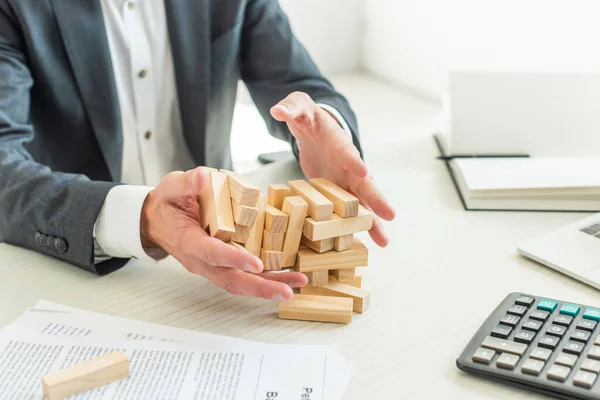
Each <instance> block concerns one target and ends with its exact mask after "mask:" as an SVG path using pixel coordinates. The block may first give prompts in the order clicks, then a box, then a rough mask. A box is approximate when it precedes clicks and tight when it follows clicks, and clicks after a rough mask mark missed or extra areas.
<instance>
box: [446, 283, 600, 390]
mask: <svg viewBox="0 0 600 400" xmlns="http://www.w3.org/2000/svg"><path fill="white" fill-rule="evenodd" d="M599 321H600V308H595V307H590V306H585V305H582V304H575V303H569V302H564V301H560V300H555V299H551V298H545V297H538V296H533V295H530V294H524V293H512V294H509V295H508V296H507V297H506V298H505V299H504V300H503V301H502V303H500V305H499V306H498V307H497V308H496V309H495V310H494V312H493V313H492V314H491V315H490V316H489V317H488V319H487V320H486V321H485V323H484V324H483V325H482V326H481V328H479V330H478V331H477V333H476V334H475V336H474V337H473V339H471V341H470V342H469V344H468V345H467V347H466V349H465V350H464V351H463V353H462V354H461V355H460V357H459V358H458V359H457V360H456V365H457V366H458V368H460V369H461V370H463V371H466V372H469V373H473V374H477V375H480V376H483V377H486V378H489V379H493V380H497V381H501V382H503V383H507V384H511V385H515V386H518V387H521V388H524V389H528V390H532V391H535V392H538V393H542V394H545V395H548V396H552V397H556V398H560V399H600V379H598V375H599V374H600V337H599V333H600V328H598V323H599Z"/></svg>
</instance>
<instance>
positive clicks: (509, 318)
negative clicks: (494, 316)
mask: <svg viewBox="0 0 600 400" xmlns="http://www.w3.org/2000/svg"><path fill="white" fill-rule="evenodd" d="M520 319H521V317H517V316H516V315H509V314H506V315H505V316H504V317H502V319H501V320H500V323H501V324H504V325H508V326H516V325H517V324H518V323H519V320H520Z"/></svg>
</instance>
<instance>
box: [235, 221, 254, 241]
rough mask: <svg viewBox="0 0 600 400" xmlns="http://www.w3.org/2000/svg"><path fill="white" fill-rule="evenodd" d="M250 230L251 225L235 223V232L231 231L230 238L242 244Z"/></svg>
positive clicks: (246, 239)
mask: <svg viewBox="0 0 600 400" xmlns="http://www.w3.org/2000/svg"><path fill="white" fill-rule="evenodd" d="M250 231H252V227H251V226H244V225H238V224H235V232H234V233H233V238H232V239H231V240H233V241H234V242H238V243H242V244H244V243H246V242H247V241H248V239H250Z"/></svg>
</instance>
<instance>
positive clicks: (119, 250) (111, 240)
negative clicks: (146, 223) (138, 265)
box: [94, 185, 157, 263]
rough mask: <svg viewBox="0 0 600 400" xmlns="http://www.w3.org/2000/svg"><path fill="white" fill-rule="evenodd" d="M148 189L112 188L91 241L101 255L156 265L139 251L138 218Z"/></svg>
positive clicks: (122, 186)
mask: <svg viewBox="0 0 600 400" xmlns="http://www.w3.org/2000/svg"><path fill="white" fill-rule="evenodd" d="M152 189H154V188H152V187H149V186H133V185H120V186H115V187H114V188H112V189H111V190H110V191H109V192H108V194H107V196H106V199H105V200H104V204H103V205H102V209H101V210H100V214H99V215H98V219H97V220H96V224H95V225H94V237H95V239H96V242H97V244H98V245H99V247H100V248H101V249H102V252H103V253H105V254H106V255H108V256H111V257H117V258H132V257H133V258H137V259H139V260H142V261H145V262H149V263H156V262H157V260H156V259H154V258H152V257H150V256H149V255H148V253H146V251H145V250H144V248H143V247H142V239H141V236H140V218H141V213H142V206H143V205H144V200H146V196H148V193H150V191H151V190H152Z"/></svg>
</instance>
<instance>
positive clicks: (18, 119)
mask: <svg viewBox="0 0 600 400" xmlns="http://www.w3.org/2000/svg"><path fill="white" fill-rule="evenodd" d="M157 1H158V0H157ZM164 1H165V3H166V11H167V23H168V28H169V36H170V39H171V45H172V51H173V57H174V64H175V74H176V81H177V91H178V98H179V104H180V108H181V118H182V124H183V132H184V136H185V140H186V142H187V145H188V146H189V149H190V152H191V154H192V156H193V157H194V160H195V162H196V163H197V164H198V165H207V166H212V167H219V168H230V167H231V156H230V150H229V132H230V128H231V119H232V114H233V107H234V103H235V97H236V87H237V82H238V80H239V79H240V78H241V79H242V80H243V81H244V82H245V83H246V85H247V86H248V88H249V90H250V93H251V95H252V98H253V100H254V102H255V103H256V105H257V107H258V109H259V110H260V112H261V114H262V116H263V118H264V119H265V121H266V122H267V125H268V128H269V130H270V132H271V134H272V135H273V136H275V137H278V138H280V139H283V140H286V141H289V142H290V143H292V140H293V139H292V137H291V135H290V133H289V131H288V129H287V127H286V125H285V124H281V123H278V122H276V121H275V120H273V119H272V118H271V117H270V115H269V108H270V107H271V106H272V105H274V104H276V103H277V102H278V101H279V100H281V99H282V98H284V97H285V96H287V95H288V94H289V93H291V92H293V91H296V90H299V91H304V92H306V93H308V94H309V95H311V96H312V97H313V99H315V100H316V101H317V102H320V103H324V104H329V105H331V106H333V107H335V108H336V109H337V110H339V112H340V113H341V114H342V116H343V117H344V118H345V119H346V121H347V122H348V124H349V125H350V127H351V129H352V130H353V134H354V135H355V142H356V145H357V146H358V139H357V138H358V136H357V125H356V120H355V116H354V114H353V112H352V110H351V109H350V107H349V105H348V103H347V102H346V100H345V99H344V97H343V96H341V95H340V94H339V93H336V92H335V90H334V89H333V87H332V85H331V84H330V83H329V82H328V81H327V80H326V79H325V78H324V77H323V76H322V75H321V74H320V72H319V70H318V69H317V67H316V66H315V64H314V63H313V62H312V60H311V58H310V57H309V55H308V54H307V52H306V50H305V49H304V48H303V47H302V45H301V44H300V43H299V42H298V41H297V40H296V38H295V37H294V35H293V33H292V31H291V29H290V26H289V23H288V20H287V18H286V16H285V14H284V13H283V12H282V10H281V8H280V7H279V4H278V2H277V0H164ZM121 158H122V136H121V120H120V113H119V104H118V97H117V93H116V89H115V84H114V77H113V69H112V65H111V59H110V51H109V48H108V42H107V38H106V31H105V27H104V20H103V16H102V10H101V7H100V2H99V1H98V0H0V241H4V242H7V243H12V244H15V245H18V246H22V247H25V248H29V249H33V250H36V251H40V252H43V253H45V254H48V255H51V256H53V257H57V258H59V259H61V260H64V261H67V262H69V263H72V264H74V265H77V266H79V267H82V268H84V269H86V270H88V271H91V272H95V273H100V274H104V273H107V272H110V271H112V270H115V269H117V268H119V267H120V266H122V265H123V264H124V262H125V261H126V260H122V259H121V260H119V259H112V260H109V261H107V262H104V263H101V264H98V265H94V262H93V254H94V248H93V236H92V230H93V225H94V222H95V221H96V218H97V216H98V214H99V212H100V209H101V207H102V204H103V202H104V199H105V197H106V194H107V193H108V191H109V190H110V189H111V188H112V187H113V186H114V185H117V184H119V183H118V180H119V178H120V176H121Z"/></svg>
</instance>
